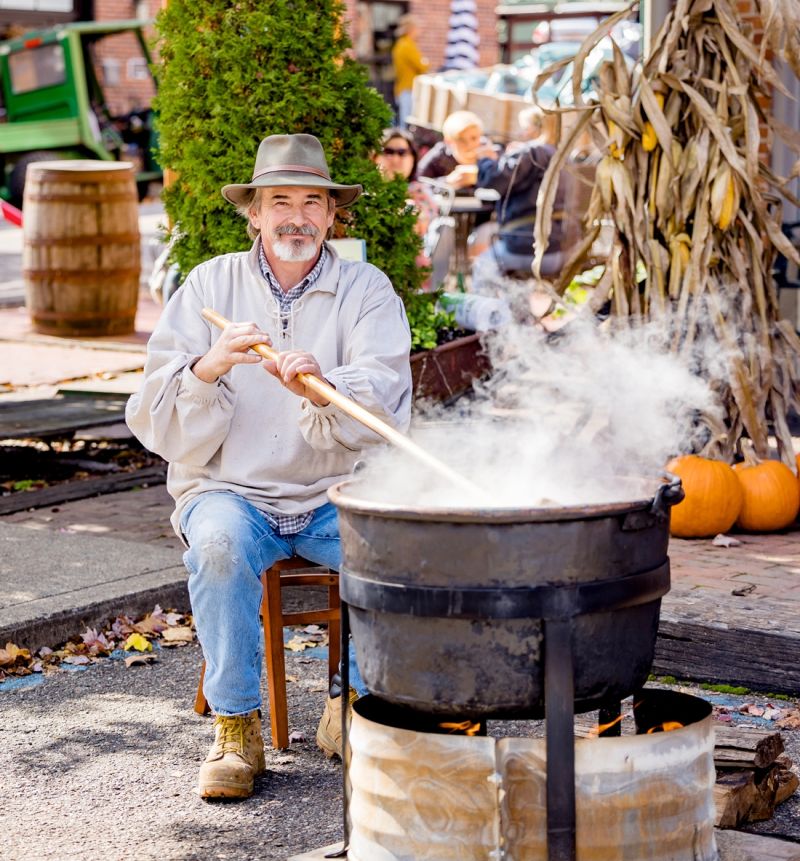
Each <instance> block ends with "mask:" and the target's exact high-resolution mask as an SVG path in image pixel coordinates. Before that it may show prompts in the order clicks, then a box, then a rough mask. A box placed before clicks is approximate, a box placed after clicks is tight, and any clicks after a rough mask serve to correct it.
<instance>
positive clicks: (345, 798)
mask: <svg viewBox="0 0 800 861" xmlns="http://www.w3.org/2000/svg"><path fill="white" fill-rule="evenodd" d="M339 628H340V633H341V648H340V651H339V655H340V657H339V676H340V677H341V679H342V692H341V694H340V696H341V698H342V841H343V842H342V848H341V849H339V850H338V851H337V852H331V853H329V854H328V855H326V856H325V857H326V858H347V849H348V847H349V845H350V794H349V787H348V776H349V775H348V772H347V766H348V763H349V761H350V751H349V750H348V745H349V732H348V731H349V720H348V717H349V711H350V613H349V607H348V605H347V604H346V603H345V602H344V601H342V602H341V605H340V622H339Z"/></svg>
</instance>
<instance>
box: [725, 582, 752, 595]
mask: <svg viewBox="0 0 800 861" xmlns="http://www.w3.org/2000/svg"><path fill="white" fill-rule="evenodd" d="M755 591H756V586H755V583H748V584H747V585H746V586H740V587H739V588H738V589H731V595H738V596H739V597H741V596H742V595H749V594H750V593H751V592H755Z"/></svg>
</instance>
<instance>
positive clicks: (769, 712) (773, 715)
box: [762, 708, 783, 720]
mask: <svg viewBox="0 0 800 861" xmlns="http://www.w3.org/2000/svg"><path fill="white" fill-rule="evenodd" d="M782 716H783V709H776V708H766V709H764V714H763V715H762V717H763V718H764V720H777V719H778V718H779V717H782Z"/></svg>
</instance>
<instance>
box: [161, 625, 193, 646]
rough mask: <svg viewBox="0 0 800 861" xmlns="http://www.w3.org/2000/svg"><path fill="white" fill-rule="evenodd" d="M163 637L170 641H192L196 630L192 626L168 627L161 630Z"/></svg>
mask: <svg viewBox="0 0 800 861" xmlns="http://www.w3.org/2000/svg"><path fill="white" fill-rule="evenodd" d="M161 639H162V640H166V641H167V642H168V643H191V642H193V641H194V632H193V631H192V629H191V628H166V629H165V630H164V631H162V632H161Z"/></svg>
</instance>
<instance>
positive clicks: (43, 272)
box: [22, 160, 141, 337]
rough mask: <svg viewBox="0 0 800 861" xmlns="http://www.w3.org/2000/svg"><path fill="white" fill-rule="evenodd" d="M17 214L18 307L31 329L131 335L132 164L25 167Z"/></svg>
mask: <svg viewBox="0 0 800 861" xmlns="http://www.w3.org/2000/svg"><path fill="white" fill-rule="evenodd" d="M23 212H24V217H23V258H22V267H23V277H24V280H25V304H26V307H27V309H28V313H29V314H30V317H31V322H32V324H33V328H34V330H35V331H36V332H40V333H42V334H45V335H59V336H64V337H93V336H101V335H126V334H129V333H131V332H133V331H134V322H135V318H136V307H137V302H138V298H139V276H140V272H141V257H140V235H139V218H138V198H137V194H136V181H135V176H134V170H133V165H132V164H130V163H129V162H107V161H93V160H71V161H69V160H65V161H43V162H37V163H33V164H31V165H29V166H28V172H27V176H26V180H25V195H24V201H23Z"/></svg>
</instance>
